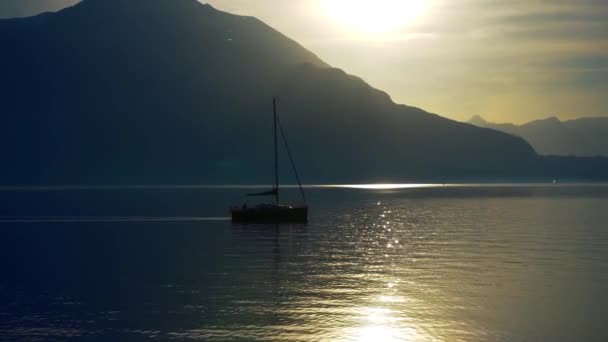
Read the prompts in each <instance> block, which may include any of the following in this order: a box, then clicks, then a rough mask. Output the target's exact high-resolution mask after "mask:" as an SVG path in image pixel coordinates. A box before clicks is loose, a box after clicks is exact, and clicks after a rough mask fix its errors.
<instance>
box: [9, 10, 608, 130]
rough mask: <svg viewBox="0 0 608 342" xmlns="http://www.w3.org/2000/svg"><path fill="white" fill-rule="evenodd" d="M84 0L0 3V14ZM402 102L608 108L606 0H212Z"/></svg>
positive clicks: (516, 117) (458, 114) (529, 113)
mask: <svg viewBox="0 0 608 342" xmlns="http://www.w3.org/2000/svg"><path fill="white" fill-rule="evenodd" d="M76 1H77V0H0V17H11V16H23V15H28V14H34V13H35V12H37V11H43V10H56V9H58V8H60V7H61V6H63V4H64V3H65V4H68V5H69V4H73V3H75V2H76ZM202 2H207V3H209V4H211V5H213V6H214V7H216V8H218V9H220V10H224V11H228V12H231V13H235V14H240V15H251V16H255V17H258V18H259V19H261V20H262V21H264V22H266V23H267V24H269V25H271V26H273V27H274V28H276V29H278V30H279V31H281V32H283V33H284V34H286V35H287V36H289V37H291V38H293V39H294V40H296V41H298V42H299V43H300V44H302V45H303V46H304V47H306V48H308V49H309V50H311V51H312V52H314V53H315V54H317V55H318V56H319V57H320V58H321V59H323V60H324V61H326V62H327V63H329V64H331V65H332V66H335V67H338V68H341V69H344V70H345V71H346V72H348V73H351V74H355V75H357V76H360V77H362V78H363V79H365V80H366V81H367V82H368V83H370V84H371V85H372V86H374V87H377V88H379V89H381V90H384V91H386V92H387V93H388V94H389V95H390V96H391V97H392V99H393V100H394V101H395V102H397V103H403V104H407V105H412V106H416V107H420V108H423V109H425V110H427V111H430V112H433V113H437V114H440V115H442V116H446V117H449V118H452V119H456V120H463V121H464V120H468V119H469V118H470V117H471V116H473V115H481V116H482V117H484V118H485V119H486V120H489V121H495V122H515V123H523V122H527V121H530V120H535V119H541V118H546V117H549V116H556V117H559V118H560V119H572V118H576V117H581V116H608V0H509V1H504V0H374V1H363V0H289V1H287V0H208V1H202Z"/></svg>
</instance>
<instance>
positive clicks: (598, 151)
mask: <svg viewBox="0 0 608 342" xmlns="http://www.w3.org/2000/svg"><path fill="white" fill-rule="evenodd" d="M470 122H471V123H472V124H475V125H477V126H480V127H487V128H492V129H496V130H499V131H503V132H506V133H509V134H514V135H517V136H520V137H522V138H524V139H526V140H527V141H528V142H530V143H531V144H532V146H533V147H534V148H535V149H536V151H537V152H538V153H540V154H545V155H562V156H568V155H575V156H600V155H602V156H608V118H606V117H590V118H581V119H576V120H569V121H560V120H559V119H557V118H554V117H552V118H548V119H544V120H536V121H532V122H529V123H527V124H524V125H513V124H496V123H491V122H487V121H485V120H483V118H481V117H479V116H477V117H473V118H472V119H471V120H470Z"/></svg>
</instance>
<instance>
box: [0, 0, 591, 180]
mask: <svg viewBox="0 0 608 342" xmlns="http://www.w3.org/2000/svg"><path fill="white" fill-rule="evenodd" d="M0 42H1V43H2V50H3V52H4V53H3V54H1V55H0V72H1V73H2V75H3V82H2V87H1V89H0V96H1V98H0V106H1V107H0V108H1V110H2V113H3V115H2V117H1V118H0V126H1V127H2V129H3V133H4V134H2V135H1V136H0V152H1V153H2V155H3V157H4V161H5V164H4V165H5V167H3V168H1V169H0V181H1V182H2V183H4V184H15V183H22V184H32V183H37V184H41V183H42V184H46V183H63V184H66V183H69V184H73V183H190V182H260V181H268V180H269V178H270V172H269V171H270V170H271V167H270V166H271V163H270V161H271V157H272V154H271V145H270V144H271V141H272V140H271V136H270V134H271V128H272V121H271V116H270V113H271V98H272V96H273V95H277V96H278V97H279V110H280V113H281V116H282V118H283V123H284V125H285V126H286V128H287V130H288V133H289V135H290V143H291V145H292V147H293V149H294V152H295V154H296V156H297V160H298V163H299V165H300V168H301V172H302V175H303V176H304V178H305V180H307V181H309V182H321V181H367V180H393V181H399V180H408V179H420V178H433V177H435V178H445V177H481V176H494V177H496V176H505V177H506V176H509V177H510V176H529V175H536V176H544V175H545V173H547V170H545V166H544V165H545V164H543V160H542V159H541V158H539V157H538V156H537V155H536V154H535V152H534V151H533V149H532V148H531V147H530V146H529V145H528V144H527V143H526V142H525V141H524V140H523V139H520V138H516V137H513V136H511V135H508V134H505V133H500V132H496V131H494V130H489V129H482V128H477V127H474V126H472V125H468V124H463V123H458V122H454V121H451V120H447V119H444V118H441V117H439V116H436V115H432V114H429V113H426V112H424V111H422V110H420V109H416V108H411V107H407V106H400V105H395V104H394V103H393V102H392V101H391V100H390V98H389V97H388V96H387V95H386V94H384V93H382V92H380V91H378V90H376V89H373V88H371V87H370V86H369V85H367V84H366V83H365V82H363V81H362V80H361V79H358V78H356V77H353V76H350V75H347V74H345V73H344V72H342V71H340V70H337V69H332V68H330V67H329V66H328V65H326V64H325V63H324V62H323V61H321V60H320V59H319V58H317V57H316V56H315V55H314V54H312V53H310V52H309V51H307V50H306V49H304V48H302V47H301V46H300V45H298V44H297V43H296V42H294V41H292V40H290V39H288V38H287V37H285V36H283V35H282V34H280V33H279V32H277V31H275V30H274V29H272V28H270V27H268V26H267V25H265V24H263V23H262V22H260V21H259V20H257V19H254V18H250V17H240V16H234V15H230V14H227V13H223V12H220V11H217V10H215V9H213V8H212V7H210V6H204V5H201V4H199V3H198V2H196V1H195V0H85V1H83V2H82V3H80V4H78V5H76V6H74V7H71V8H68V9H65V10H63V11H61V12H58V13H56V14H45V15H41V16H38V17H33V18H26V19H15V20H4V21H0ZM585 162H587V161H585ZM589 162H590V161H589ZM588 169H589V170H594V171H593V172H595V173H597V172H599V171H597V170H598V168H596V167H593V168H588ZM580 176H583V177H586V176H589V175H588V174H582V175H580Z"/></svg>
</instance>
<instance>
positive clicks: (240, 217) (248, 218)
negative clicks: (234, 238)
mask: <svg viewBox="0 0 608 342" xmlns="http://www.w3.org/2000/svg"><path fill="white" fill-rule="evenodd" d="M272 109H273V118H274V185H273V187H272V190H270V191H266V192H261V193H255V194H248V195H247V196H268V197H273V199H274V201H273V202H272V203H264V204H259V205H257V206H255V207H248V206H247V204H243V206H242V207H232V208H231V209H230V213H231V216H232V222H237V223H306V222H307V221H308V205H307V204H306V195H305V194H304V189H303V188H302V183H301V182H300V176H299V175H298V171H297V169H296V165H295V163H294V160H293V157H292V154H291V150H290V149H289V144H288V143H287V138H286V135H285V130H283V126H282V125H281V121H280V120H279V117H278V116H277V101H276V98H273V99H272ZM277 126H278V128H279V129H280V131H281V136H282V138H283V142H284V144H285V149H286V150H287V155H288V156H289V161H290V163H291V166H292V168H293V171H294V174H295V176H296V180H297V181H298V186H299V188H300V194H301V196H302V200H303V202H304V204H303V205H289V204H285V203H281V202H280V201H279V199H280V198H279V153H278V146H277V141H278V136H277Z"/></svg>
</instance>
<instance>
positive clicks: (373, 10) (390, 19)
mask: <svg viewBox="0 0 608 342" xmlns="http://www.w3.org/2000/svg"><path fill="white" fill-rule="evenodd" d="M321 1H322V5H323V7H324V9H325V12H326V13H327V14H328V15H329V16H330V17H331V18H333V19H334V20H336V21H338V22H340V23H341V24H343V25H346V26H348V27H350V28H352V29H355V30H358V31H361V32H364V33H390V32H395V31H398V30H400V29H402V28H404V27H405V26H407V25H410V24H412V23H413V22H414V21H415V20H416V19H417V18H418V17H420V15H421V14H422V13H423V12H424V10H425V8H426V5H427V2H428V0H368V1H364V0H321Z"/></svg>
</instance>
